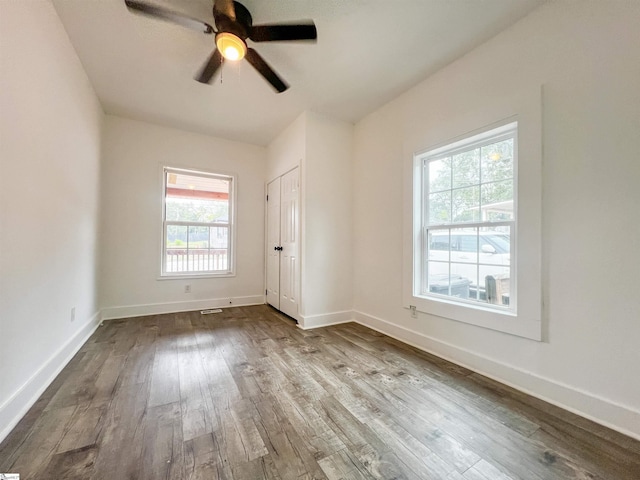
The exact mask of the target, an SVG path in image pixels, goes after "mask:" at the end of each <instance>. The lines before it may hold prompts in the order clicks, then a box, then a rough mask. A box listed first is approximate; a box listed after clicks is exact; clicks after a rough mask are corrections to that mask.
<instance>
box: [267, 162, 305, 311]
mask: <svg viewBox="0 0 640 480" xmlns="http://www.w3.org/2000/svg"><path fill="white" fill-rule="evenodd" d="M269 198H271V197H269ZM299 237H300V176H299V172H298V168H295V169H293V170H291V171H290V172H289V173H286V174H285V175H283V176H282V177H281V182H280V246H281V247H282V250H280V311H282V312H283V313H286V314H287V315H289V316H290V317H293V318H296V317H297V315H298V295H299V294H300V257H299V253H298V252H299V247H300V239H299Z"/></svg>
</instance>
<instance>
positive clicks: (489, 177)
mask: <svg viewBox="0 0 640 480" xmlns="http://www.w3.org/2000/svg"><path fill="white" fill-rule="evenodd" d="M481 158H482V163H481V168H482V182H483V183H484V182H495V181H499V180H507V179H509V178H513V139H509V140H504V141H502V142H498V143H493V144H491V145H487V146H486V147H482V154H481Z"/></svg>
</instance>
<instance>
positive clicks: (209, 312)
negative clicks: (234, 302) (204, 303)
mask: <svg viewBox="0 0 640 480" xmlns="http://www.w3.org/2000/svg"><path fill="white" fill-rule="evenodd" d="M221 312H222V309H220V308H214V309H211V310H200V315H211V314H212V313H221Z"/></svg>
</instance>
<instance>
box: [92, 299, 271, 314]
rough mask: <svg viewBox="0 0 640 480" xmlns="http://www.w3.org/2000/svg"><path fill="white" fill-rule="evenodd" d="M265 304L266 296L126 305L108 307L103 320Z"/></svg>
mask: <svg viewBox="0 0 640 480" xmlns="http://www.w3.org/2000/svg"><path fill="white" fill-rule="evenodd" d="M264 303H265V296H264V295H253V296H247V297H231V298H229V297H225V298H210V299H206V300H190V301H186V302H168V303H149V304H146V305H126V306H122V307H106V308H103V309H102V319H103V320H115V319H117V318H130V317H143V316H146V315H159V314H163V313H176V312H188V311H191V310H206V309H209V308H222V307H246V306H249V305H262V304H264Z"/></svg>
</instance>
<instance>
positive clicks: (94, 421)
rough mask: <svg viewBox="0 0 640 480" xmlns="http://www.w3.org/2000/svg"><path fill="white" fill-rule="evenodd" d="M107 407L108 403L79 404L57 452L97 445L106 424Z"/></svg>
mask: <svg viewBox="0 0 640 480" xmlns="http://www.w3.org/2000/svg"><path fill="white" fill-rule="evenodd" d="M107 409H108V405H107V404H106V403H103V404H102V405H99V406H93V403H91V404H86V405H79V406H78V408H77V409H76V410H75V411H74V412H73V417H72V418H71V421H70V422H69V426H68V428H67V431H66V433H65V434H64V436H63V437H62V440H61V441H60V444H59V445H58V447H57V449H56V452H57V453H64V452H67V451H71V450H79V449H82V448H84V447H88V446H91V445H95V444H96V442H97V440H98V436H99V435H100V431H101V430H102V427H103V425H104V422H105V416H106V412H107Z"/></svg>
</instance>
